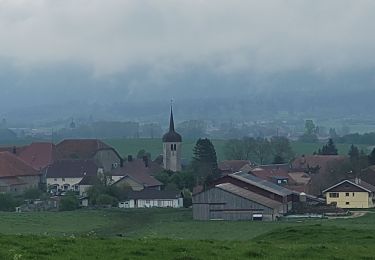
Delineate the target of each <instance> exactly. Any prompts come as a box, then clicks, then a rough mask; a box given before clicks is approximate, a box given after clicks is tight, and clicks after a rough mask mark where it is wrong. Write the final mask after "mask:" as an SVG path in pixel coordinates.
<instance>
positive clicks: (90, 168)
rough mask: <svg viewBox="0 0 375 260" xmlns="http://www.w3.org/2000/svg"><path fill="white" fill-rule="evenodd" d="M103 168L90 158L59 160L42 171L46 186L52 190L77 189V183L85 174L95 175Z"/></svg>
mask: <svg viewBox="0 0 375 260" xmlns="http://www.w3.org/2000/svg"><path fill="white" fill-rule="evenodd" d="M102 171H103V170H102V169H101V168H99V167H98V166H97V165H96V164H95V162H94V161H92V160H61V161H56V162H55V163H53V164H52V165H50V166H48V167H46V168H45V169H44V171H43V173H44V174H45V176H46V179H47V188H48V189H49V190H51V191H54V192H61V191H68V190H73V191H78V190H79V185H78V184H79V183H80V181H81V180H82V179H83V177H85V176H96V175H97V174H98V173H100V172H102Z"/></svg>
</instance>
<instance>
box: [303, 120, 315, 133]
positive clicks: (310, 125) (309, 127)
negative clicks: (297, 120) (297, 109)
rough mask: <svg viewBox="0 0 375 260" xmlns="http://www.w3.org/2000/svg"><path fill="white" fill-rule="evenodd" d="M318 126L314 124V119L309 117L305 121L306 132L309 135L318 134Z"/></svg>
mask: <svg viewBox="0 0 375 260" xmlns="http://www.w3.org/2000/svg"><path fill="white" fill-rule="evenodd" d="M316 132H317V128H316V126H315V124H314V121H313V120H311V119H309V120H306V121H305V134H307V135H313V134H316Z"/></svg>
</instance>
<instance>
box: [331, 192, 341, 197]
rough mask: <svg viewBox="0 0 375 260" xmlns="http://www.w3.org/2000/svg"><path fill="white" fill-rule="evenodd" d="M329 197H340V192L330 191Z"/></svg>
mask: <svg viewBox="0 0 375 260" xmlns="http://www.w3.org/2000/svg"><path fill="white" fill-rule="evenodd" d="M329 197H330V198H338V197H339V193H338V192H330V193H329Z"/></svg>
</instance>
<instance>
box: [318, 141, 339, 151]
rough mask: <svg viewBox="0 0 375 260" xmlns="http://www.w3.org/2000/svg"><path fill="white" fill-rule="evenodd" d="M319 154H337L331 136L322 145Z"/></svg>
mask: <svg viewBox="0 0 375 260" xmlns="http://www.w3.org/2000/svg"><path fill="white" fill-rule="evenodd" d="M318 154H320V155H337V154H338V151H337V148H336V145H335V143H334V142H333V140H332V138H330V139H329V140H328V143H327V144H326V145H324V146H323V147H322V150H320V151H319V152H318Z"/></svg>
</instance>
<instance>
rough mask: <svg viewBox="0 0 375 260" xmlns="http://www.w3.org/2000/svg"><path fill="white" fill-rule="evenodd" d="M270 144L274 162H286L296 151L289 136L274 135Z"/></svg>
mask: <svg viewBox="0 0 375 260" xmlns="http://www.w3.org/2000/svg"><path fill="white" fill-rule="evenodd" d="M270 145H271V149H272V154H273V156H274V159H273V161H274V162H273V163H276V164H280V163H286V162H287V161H289V160H290V159H292V158H293V157H294V152H293V150H292V147H291V145H290V142H289V139H288V138H286V137H278V136H274V137H272V138H271V143H270Z"/></svg>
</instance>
